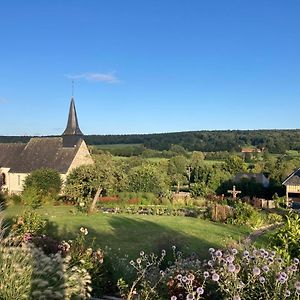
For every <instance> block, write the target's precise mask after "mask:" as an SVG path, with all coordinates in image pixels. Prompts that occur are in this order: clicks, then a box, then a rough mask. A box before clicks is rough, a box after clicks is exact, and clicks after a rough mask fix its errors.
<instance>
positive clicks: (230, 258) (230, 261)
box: [226, 255, 234, 264]
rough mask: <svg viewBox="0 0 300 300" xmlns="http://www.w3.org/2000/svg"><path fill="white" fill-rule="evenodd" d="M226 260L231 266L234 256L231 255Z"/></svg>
mask: <svg viewBox="0 0 300 300" xmlns="http://www.w3.org/2000/svg"><path fill="white" fill-rule="evenodd" d="M226 260H227V262H229V263H230V264H231V263H233V261H234V256H232V255H229V256H228V257H226Z"/></svg>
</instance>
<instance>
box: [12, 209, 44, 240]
mask: <svg viewBox="0 0 300 300" xmlns="http://www.w3.org/2000/svg"><path fill="white" fill-rule="evenodd" d="M46 226H47V221H46V220H44V219H43V218H42V217H41V216H40V215H39V214H38V213H37V212H35V211H33V210H31V209H26V210H25V211H24V212H23V214H22V215H20V216H18V217H17V218H16V219H14V224H13V226H12V229H13V231H14V233H15V234H16V235H19V236H24V235H25V234H30V235H38V234H42V233H45V230H46Z"/></svg>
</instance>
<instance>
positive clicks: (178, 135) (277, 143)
mask: <svg viewBox="0 0 300 300" xmlns="http://www.w3.org/2000/svg"><path fill="white" fill-rule="evenodd" d="M29 139H30V137H29V136H0V142H1V143H12V142H28V141H29ZM85 140H86V142H87V144H89V145H109V144H141V145H143V146H144V147H146V148H148V149H153V150H159V151H163V150H169V149H170V147H171V145H175V144H176V145H181V146H182V147H184V148H185V149H186V150H188V151H203V152H216V151H228V152H237V151H240V150H241V148H242V147H249V146H252V147H256V148H266V149H267V150H268V152H269V153H277V154H284V153H285V152H286V151H287V150H300V130H299V129H288V130H279V129H274V130H213V131H186V132H172V133H158V134H126V135H86V136H85Z"/></svg>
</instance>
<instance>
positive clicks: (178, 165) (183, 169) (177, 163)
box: [168, 155, 188, 193]
mask: <svg viewBox="0 0 300 300" xmlns="http://www.w3.org/2000/svg"><path fill="white" fill-rule="evenodd" d="M187 166H188V160H187V159H186V158H185V157H184V156H182V155H178V156H174V157H172V158H170V160H169V163H168V175H169V176H170V178H171V180H172V183H173V184H176V186H177V188H176V191H177V193H178V192H179V190H180V186H181V185H182V184H183V183H185V182H186V180H187Z"/></svg>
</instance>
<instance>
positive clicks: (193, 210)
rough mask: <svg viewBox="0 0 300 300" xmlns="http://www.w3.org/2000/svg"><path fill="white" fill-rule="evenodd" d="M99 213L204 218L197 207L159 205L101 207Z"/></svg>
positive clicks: (200, 209)
mask: <svg viewBox="0 0 300 300" xmlns="http://www.w3.org/2000/svg"><path fill="white" fill-rule="evenodd" d="M99 211H101V212H103V213H114V214H119V213H126V214H137V215H157V216H184V217H194V218H204V216H205V213H206V208H202V207H201V208H198V207H190V208H189V207H179V208H177V207H169V206H161V205H130V206H115V207H105V206H101V207H100V208H99Z"/></svg>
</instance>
